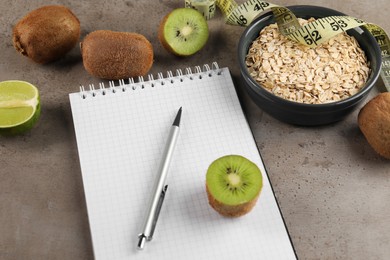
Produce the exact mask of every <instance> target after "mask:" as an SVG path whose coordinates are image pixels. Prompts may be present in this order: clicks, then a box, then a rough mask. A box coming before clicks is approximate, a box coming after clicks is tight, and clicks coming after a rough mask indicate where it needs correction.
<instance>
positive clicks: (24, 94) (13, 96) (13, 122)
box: [0, 80, 41, 135]
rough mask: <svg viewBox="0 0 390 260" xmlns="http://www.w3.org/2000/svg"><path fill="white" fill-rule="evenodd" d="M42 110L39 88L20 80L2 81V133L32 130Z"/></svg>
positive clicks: (8, 133)
mask: <svg viewBox="0 0 390 260" xmlns="http://www.w3.org/2000/svg"><path fill="white" fill-rule="evenodd" d="M40 112H41V106H40V102H39V91H38V89H37V88H36V87H35V86H34V85H32V84H30V83H28V82H26V81H20V80H8V81H2V82H0V134H3V135H15V134H20V133H23V132H25V131H27V130H30V129H31V128H32V127H33V126H34V125H35V123H36V122H37V120H38V118H39V115H40Z"/></svg>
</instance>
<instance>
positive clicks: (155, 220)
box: [148, 185, 168, 241]
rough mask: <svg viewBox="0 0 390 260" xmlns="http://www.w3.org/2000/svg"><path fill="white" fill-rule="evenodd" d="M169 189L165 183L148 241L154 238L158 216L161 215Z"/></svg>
mask: <svg viewBox="0 0 390 260" xmlns="http://www.w3.org/2000/svg"><path fill="white" fill-rule="evenodd" d="M167 189H168V185H165V186H164V188H163V190H162V191H161V195H160V198H159V200H158V204H157V209H156V214H155V215H154V218H153V225H152V230H151V231H150V237H149V239H148V241H150V240H152V238H153V234H154V230H155V228H156V224H157V220H158V216H159V215H160V211H161V207H162V204H163V202H164V199H165V194H166V192H167Z"/></svg>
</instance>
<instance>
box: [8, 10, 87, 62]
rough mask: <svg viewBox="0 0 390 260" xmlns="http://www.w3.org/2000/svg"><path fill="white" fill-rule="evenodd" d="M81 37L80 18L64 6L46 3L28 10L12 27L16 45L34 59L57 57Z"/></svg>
mask: <svg viewBox="0 0 390 260" xmlns="http://www.w3.org/2000/svg"><path fill="white" fill-rule="evenodd" d="M79 38H80V21H79V20H78V19H77V17H76V16H75V15H74V14H73V13H72V11H70V10H69V9H68V8H67V7H65V6H61V5H48V6H43V7H41V8H38V9H36V10H33V11H31V12H29V13H28V14H27V15H26V16H24V17H23V18H22V19H21V20H20V21H19V22H18V23H17V24H16V25H15V26H14V28H13V35H12V40H13V45H14V47H15V49H16V50H17V51H18V52H19V53H21V54H23V55H24V56H27V57H29V58H31V59H32V60H33V61H35V62H36V63H40V64H44V63H48V62H51V61H54V60H57V59H59V58H61V57H62V56H64V55H65V54H66V53H67V52H69V51H70V50H71V49H72V48H73V47H74V46H75V45H76V43H77V42H78V40H79Z"/></svg>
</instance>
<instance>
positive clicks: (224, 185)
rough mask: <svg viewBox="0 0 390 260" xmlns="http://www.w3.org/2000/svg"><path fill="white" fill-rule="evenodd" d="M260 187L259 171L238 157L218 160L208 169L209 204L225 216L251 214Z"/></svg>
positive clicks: (228, 156) (247, 161) (244, 159)
mask: <svg viewBox="0 0 390 260" xmlns="http://www.w3.org/2000/svg"><path fill="white" fill-rule="evenodd" d="M262 187H263V178H262V175H261V171H260V169H259V168H258V167H257V165H256V164H254V163H253V162H251V161H250V160H248V159H247V158H245V157H243V156H240V155H227V156H223V157H220V158H218V159H217V160H215V161H214V162H212V163H211V165H210V166H209V168H208V170H207V174H206V191H207V197H208V200H209V204H210V205H211V207H213V209H215V210H216V211H217V212H219V213H220V214H222V215H224V216H228V217H239V216H242V215H245V214H246V213H248V212H249V211H251V210H252V208H253V207H254V206H255V204H256V201H257V199H258V197H259V195H260V192H261V189H262Z"/></svg>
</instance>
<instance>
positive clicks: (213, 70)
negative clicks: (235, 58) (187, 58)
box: [80, 62, 222, 99]
mask: <svg viewBox="0 0 390 260" xmlns="http://www.w3.org/2000/svg"><path fill="white" fill-rule="evenodd" d="M194 69H195V72H193V71H192V69H191V67H187V68H185V73H183V71H182V70H181V69H176V73H175V75H174V74H173V72H172V71H167V74H166V77H164V75H163V73H162V72H159V73H157V79H154V77H153V75H152V74H148V75H147V80H146V81H145V80H144V77H143V76H138V78H137V81H135V79H134V78H129V79H128V82H125V79H120V80H119V81H118V84H115V81H109V82H108V84H109V86H108V87H106V86H105V85H104V82H100V83H99V87H98V88H95V85H94V84H89V85H88V88H89V89H86V88H85V87H84V85H81V86H80V95H81V97H82V98H83V99H86V98H87V97H95V96H97V95H103V96H104V95H106V93H107V91H110V92H112V93H117V92H126V91H127V90H136V89H138V88H141V89H143V88H145V87H155V86H156V84H160V85H165V84H173V83H175V81H176V80H179V81H180V82H184V80H193V79H194V77H198V78H199V79H202V77H203V76H208V77H212V76H213V75H221V73H222V71H221V70H220V69H219V66H218V63H217V62H213V63H212V64H211V67H210V65H208V64H204V65H203V67H201V66H195V67H194Z"/></svg>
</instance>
